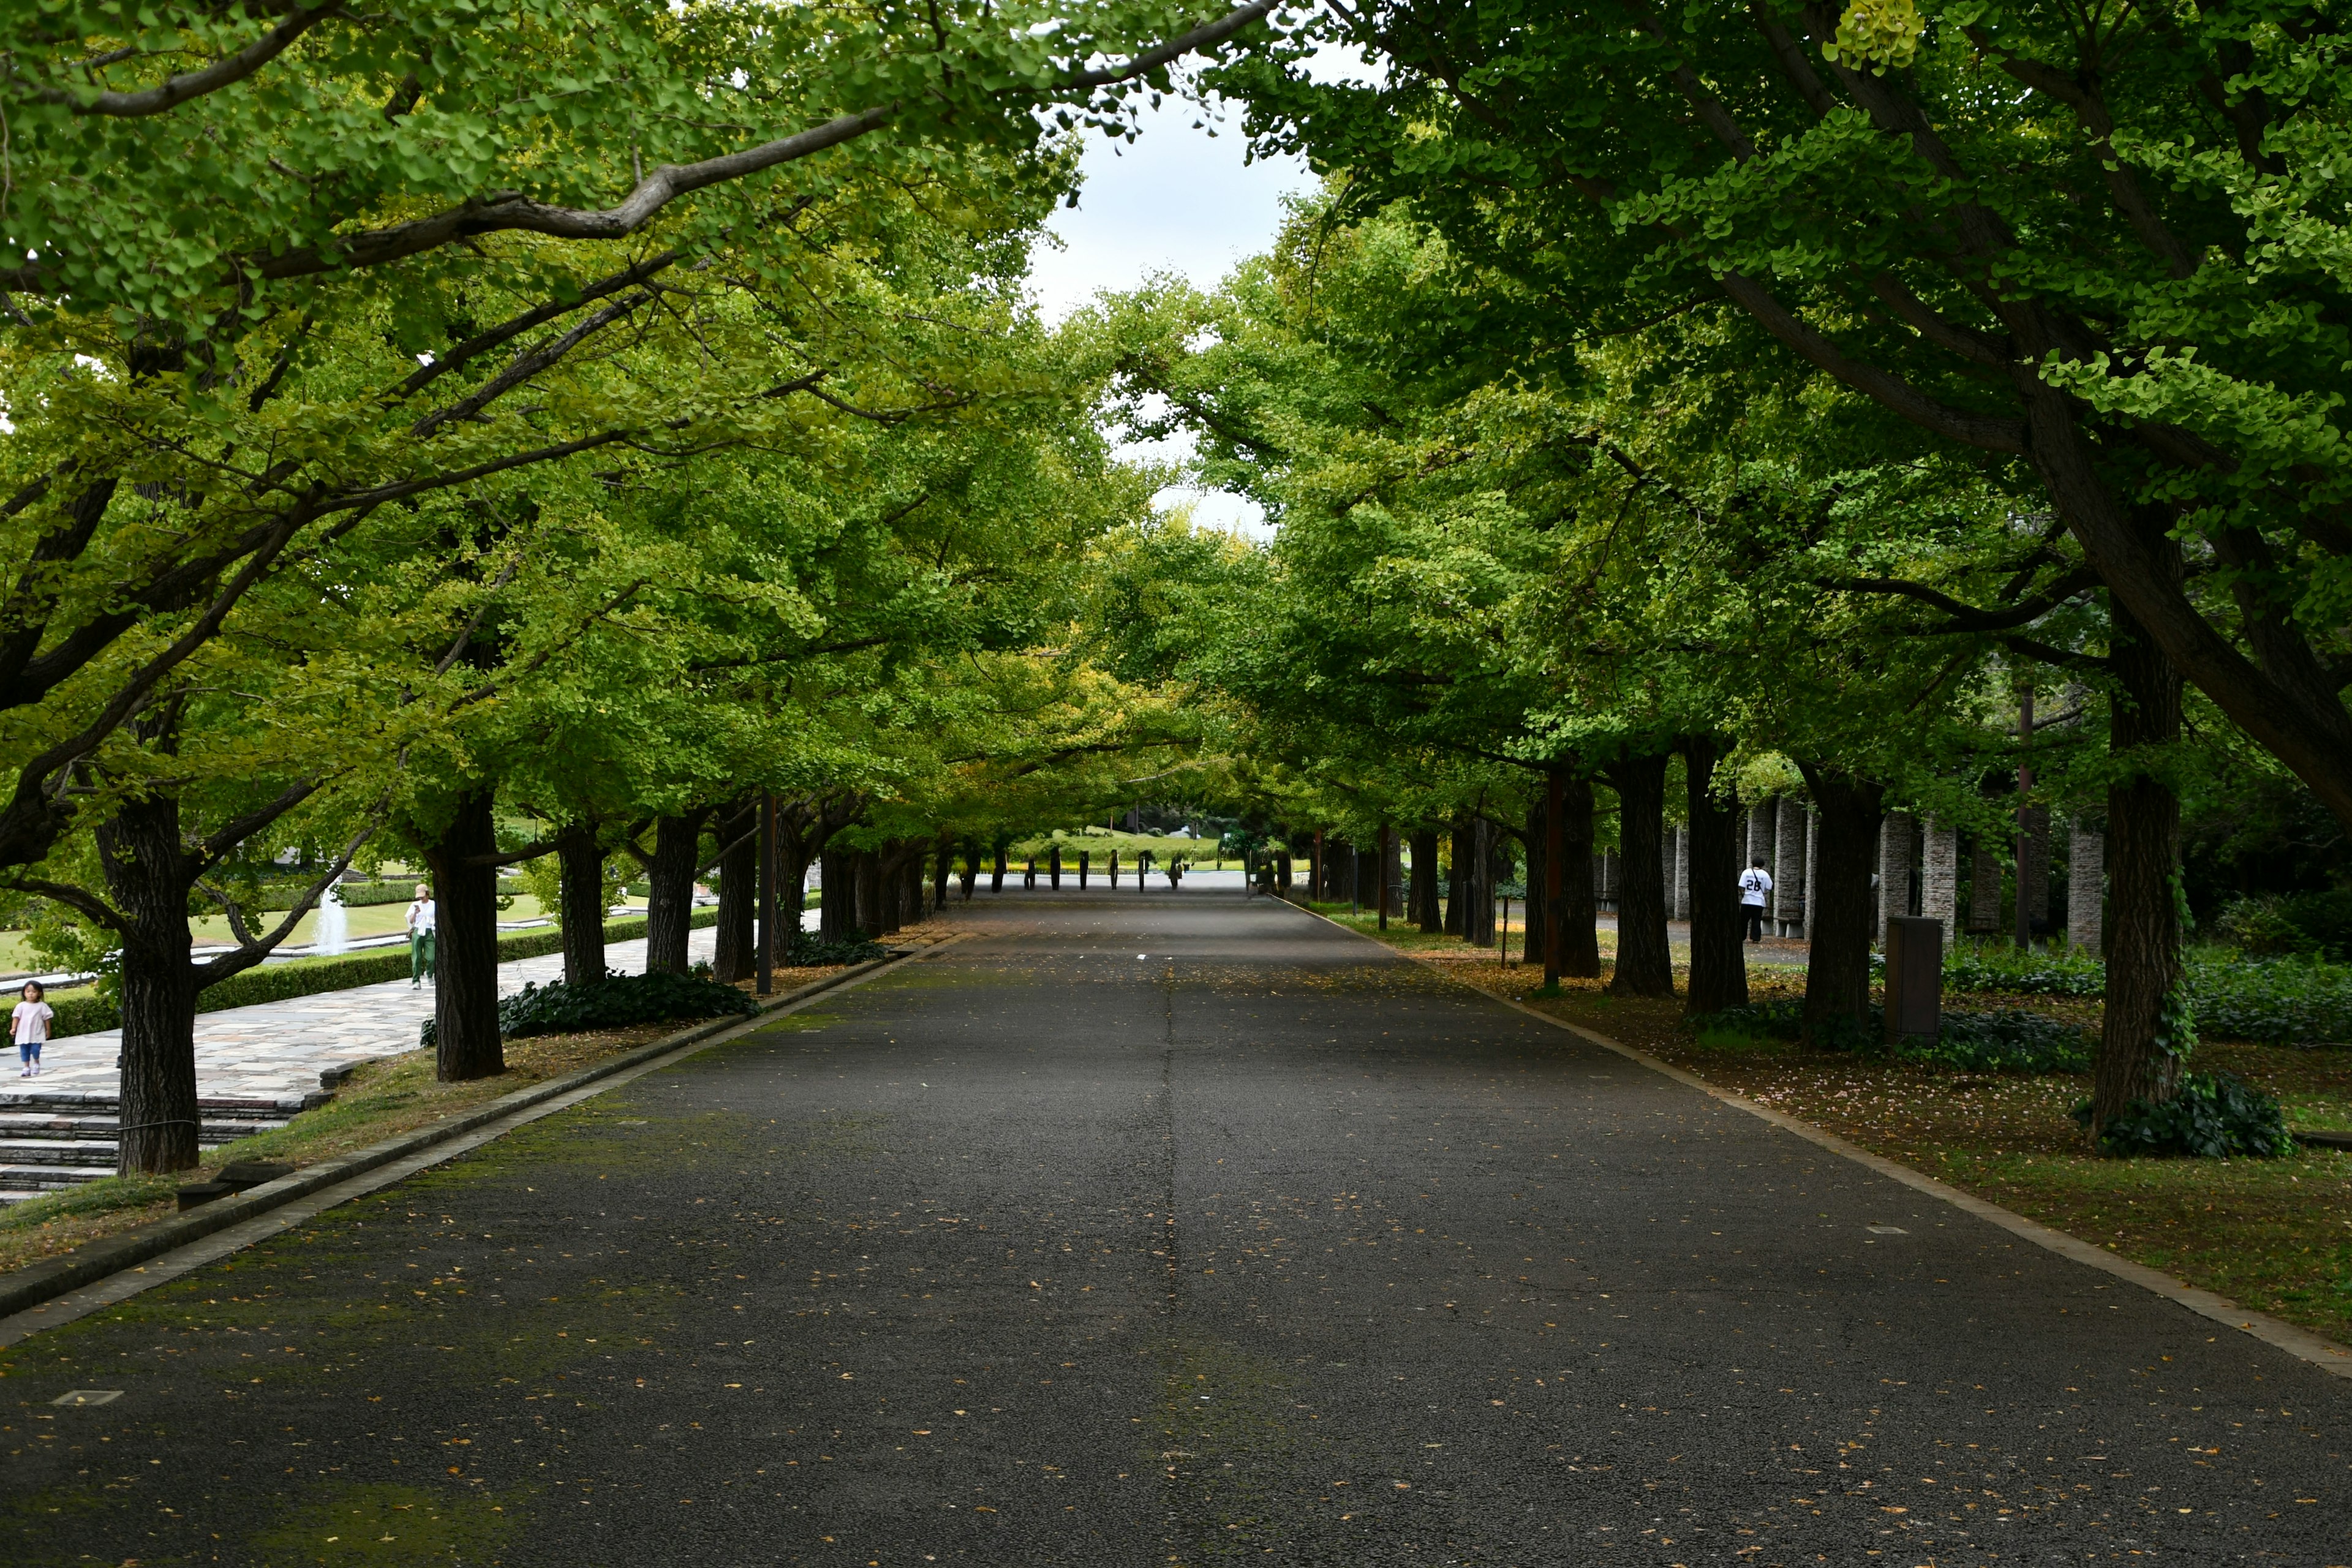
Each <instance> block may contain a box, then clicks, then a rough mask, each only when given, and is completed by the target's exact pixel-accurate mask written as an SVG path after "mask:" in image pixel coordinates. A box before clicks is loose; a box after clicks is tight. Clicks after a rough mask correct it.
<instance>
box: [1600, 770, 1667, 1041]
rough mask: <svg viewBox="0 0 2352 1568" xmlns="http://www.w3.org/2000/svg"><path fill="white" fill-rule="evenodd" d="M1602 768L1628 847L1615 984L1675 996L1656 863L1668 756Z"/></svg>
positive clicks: (1630, 992) (1623, 990)
mask: <svg viewBox="0 0 2352 1568" xmlns="http://www.w3.org/2000/svg"><path fill="white" fill-rule="evenodd" d="M1602 772H1603V773H1604V774H1605V775H1606V777H1607V778H1608V780H1609V783H1610V784H1611V785H1612V786H1613V787H1614V788H1615V789H1616V791H1617V842H1618V843H1619V844H1620V845H1622V846H1623V847H1624V853H1625V891H1624V894H1623V896H1622V897H1621V898H1620V899H1619V900H1617V967H1616V971H1615V973H1612V975H1611V976H1610V978H1609V989H1610V991H1611V992H1612V993H1613V994H1616V995H1620V996H1671V995H1673V994H1675V958H1674V950H1673V949H1672V948H1671V947H1669V946H1668V945H1667V943H1666V889H1665V885H1664V881H1663V880H1662V879H1661V878H1660V877H1659V876H1658V874H1657V873H1656V871H1655V869H1654V868H1656V867H1657V865H1658V864H1659V857H1660V854H1661V852H1662V850H1663V849H1664V844H1665V820H1666V759H1665V757H1664V755H1659V756H1654V757H1633V758H1631V759H1629V760H1627V761H1625V762H1622V763H1611V764H1610V765H1609V766H1608V767H1607V768H1605V769H1603V770H1602Z"/></svg>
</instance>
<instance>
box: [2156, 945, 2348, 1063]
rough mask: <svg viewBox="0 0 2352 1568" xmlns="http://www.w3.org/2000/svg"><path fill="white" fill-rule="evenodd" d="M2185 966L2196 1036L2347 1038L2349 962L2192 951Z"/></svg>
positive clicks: (2286, 1042) (2294, 1042)
mask: <svg viewBox="0 0 2352 1568" xmlns="http://www.w3.org/2000/svg"><path fill="white" fill-rule="evenodd" d="M2187 970H2188V979H2189V1005H2190V1006H2191V1007H2192V1008H2194V1009H2195V1011H2196V1014H2197V1028H2198V1032H2199V1033H2200V1034H2202V1035H2205V1036H2208V1037H2212V1038H2216V1039H2231V1040H2252V1041H2254V1042H2256V1043H2258V1044H2261V1045H2273V1046H2311V1045H2323V1044H2336V1045H2341V1044H2344V1043H2346V1042H2347V1041H2352V965H2346V964H2341V963H2328V962H2326V960H2324V959H2319V958H2269V959H2256V958H2234V957H2226V956H2223V955H2221V954H2218V953H2208V952H2193V953H2191V954H2189V961H2188V964H2187Z"/></svg>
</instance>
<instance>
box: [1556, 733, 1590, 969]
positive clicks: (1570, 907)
mask: <svg viewBox="0 0 2352 1568" xmlns="http://www.w3.org/2000/svg"><path fill="white" fill-rule="evenodd" d="M1560 799H1561V808H1560V826H1561V829H1562V837H1561V839H1560V875H1561V877H1562V878H1563V879H1564V884H1563V886H1562V889H1561V891H1560V908H1559V924H1558V925H1557V926H1556V927H1555V928H1554V929H1556V930H1557V931H1559V972H1560V973H1562V974H1565V975H1569V976H1570V977H1572V978H1575V979H1579V980H1596V979H1598V978H1600V975H1601V935H1600V931H1599V926H1600V920H1601V907H1600V897H1599V894H1598V893H1597V891H1596V890H1595V889H1594V888H1593V883H1592V781H1591V779H1588V778H1569V779H1565V780H1563V781H1561V790H1560Z"/></svg>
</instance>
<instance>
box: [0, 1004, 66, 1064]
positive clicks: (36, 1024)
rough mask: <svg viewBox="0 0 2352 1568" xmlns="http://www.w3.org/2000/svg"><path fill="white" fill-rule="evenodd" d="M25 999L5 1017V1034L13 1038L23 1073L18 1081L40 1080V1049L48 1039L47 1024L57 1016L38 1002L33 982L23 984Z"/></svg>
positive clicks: (53, 1011) (45, 1005) (52, 1010)
mask: <svg viewBox="0 0 2352 1568" xmlns="http://www.w3.org/2000/svg"><path fill="white" fill-rule="evenodd" d="M24 995H25V999H24V1000H23V1001H21V1002H19V1003H17V1004H16V1011H14V1012H12V1013H10V1014H9V1015H8V1032H9V1033H11V1034H13V1035H15V1036H16V1056H17V1058H18V1059H19V1060H20V1061H22V1062H23V1064H24V1070H23V1071H21V1072H19V1073H18V1074H17V1075H16V1076H17V1077H18V1078H38V1077H40V1076H41V1047H42V1046H43V1045H44V1044H46V1043H47V1040H48V1037H49V1020H50V1019H52V1018H54V1017H56V1016H57V1013H56V1011H55V1010H54V1009H52V1008H51V1007H50V1006H49V1005H48V1003H47V1002H46V1001H44V1000H43V999H42V997H43V995H44V993H43V992H42V990H41V983H40V982H39V981H37V980H27V981H26V982H25V993H24Z"/></svg>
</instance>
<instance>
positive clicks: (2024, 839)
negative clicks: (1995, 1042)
mask: <svg viewBox="0 0 2352 1568" xmlns="http://www.w3.org/2000/svg"><path fill="white" fill-rule="evenodd" d="M2017 903H2018V915H2019V920H2018V925H2019V929H2020V930H2021V931H2024V932H2025V934H2026V936H2027V938H2028V940H2030V941H2031V940H2040V939H2042V938H2043V937H2046V936H2047V935H2048V934H2049V930H2050V812H2049V810H2048V808H2047V807H2044V806H2039V805H2033V806H2028V807H2026V808H2025V809H2024V810H2023V811H2021V812H2019V813H2018V814H2017Z"/></svg>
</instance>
